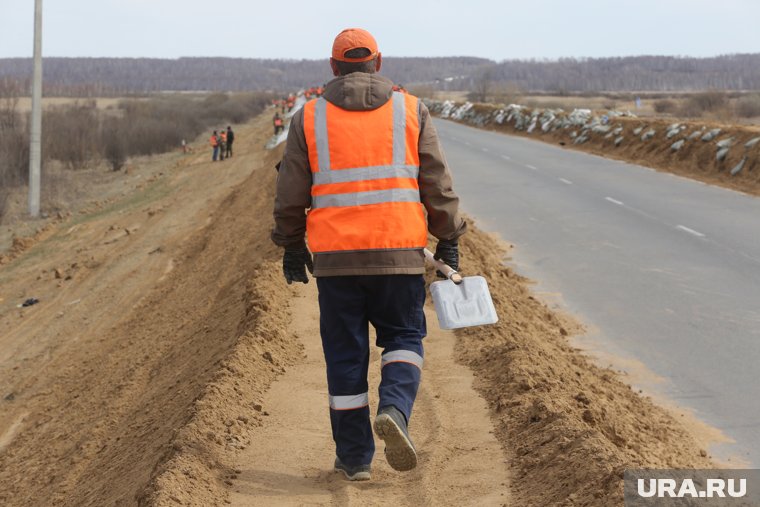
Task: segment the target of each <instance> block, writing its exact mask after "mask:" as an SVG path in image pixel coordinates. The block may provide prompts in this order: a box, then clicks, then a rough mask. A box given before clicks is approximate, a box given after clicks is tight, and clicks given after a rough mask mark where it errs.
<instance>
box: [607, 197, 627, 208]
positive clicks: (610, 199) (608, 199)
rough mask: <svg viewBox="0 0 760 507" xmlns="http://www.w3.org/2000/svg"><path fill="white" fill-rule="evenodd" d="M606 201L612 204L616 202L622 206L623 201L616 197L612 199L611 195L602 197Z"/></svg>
mask: <svg viewBox="0 0 760 507" xmlns="http://www.w3.org/2000/svg"><path fill="white" fill-rule="evenodd" d="M604 199H605V200H607V201H610V202H611V203H612V204H617V205H618V206H623V203H622V202H620V201H618V200H617V199H613V198H612V197H605V198H604Z"/></svg>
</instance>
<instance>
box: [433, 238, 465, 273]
mask: <svg viewBox="0 0 760 507" xmlns="http://www.w3.org/2000/svg"><path fill="white" fill-rule="evenodd" d="M433 258H434V259H435V260H437V261H443V262H444V263H445V264H446V265H447V266H449V267H450V268H451V269H453V270H454V271H459V241H458V240H456V239H450V240H443V239H442V240H440V241H439V242H438V246H436V247H435V254H434V255H433ZM436 274H437V275H438V278H446V277H445V276H443V273H441V272H440V271H438V270H436Z"/></svg>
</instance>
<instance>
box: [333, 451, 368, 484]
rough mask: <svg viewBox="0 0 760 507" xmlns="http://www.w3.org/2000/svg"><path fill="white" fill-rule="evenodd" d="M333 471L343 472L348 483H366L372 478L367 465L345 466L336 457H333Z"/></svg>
mask: <svg viewBox="0 0 760 507" xmlns="http://www.w3.org/2000/svg"><path fill="white" fill-rule="evenodd" d="M335 471H336V472H343V474H345V476H346V479H348V480H349V481H368V480H370V479H371V478H372V477H371V475H370V466H369V465H353V466H352V465H346V464H345V463H343V462H342V461H341V460H340V458H338V457H337V456H336V457H335Z"/></svg>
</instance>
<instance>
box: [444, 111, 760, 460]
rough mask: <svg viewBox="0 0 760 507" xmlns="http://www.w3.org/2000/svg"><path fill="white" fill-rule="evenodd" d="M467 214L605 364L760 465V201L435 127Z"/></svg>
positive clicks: (553, 149) (531, 144) (513, 140)
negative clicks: (595, 346) (616, 364)
mask: <svg viewBox="0 0 760 507" xmlns="http://www.w3.org/2000/svg"><path fill="white" fill-rule="evenodd" d="M435 125H436V127H437V128H438V131H439V134H440V138H441V143H442V145H443V147H444V150H445V153H446V156H447V159H448V161H449V164H450V166H451V168H452V172H453V174H454V184H455V189H456V191H457V192H458V193H459V195H460V196H461V198H462V207H463V209H464V211H465V212H467V213H468V214H470V215H472V216H474V217H475V218H476V219H477V220H478V223H479V224H480V225H481V226H482V227H483V228H485V229H486V230H490V231H494V232H497V233H499V234H500V235H501V236H502V237H503V238H504V239H505V240H507V241H509V242H511V243H512V244H514V245H515V247H516V248H515V251H514V255H513V260H514V262H515V264H516V265H517V268H518V270H519V271H520V272H521V273H522V274H525V275H526V276H529V277H530V278H533V279H535V280H539V281H540V289H541V290H545V291H548V292H558V293H560V294H561V295H562V301H563V304H564V305H565V306H566V308H567V309H568V310H569V311H570V312H572V313H574V314H576V315H579V316H580V317H581V319H582V320H583V321H584V322H585V323H587V325H588V326H589V328H590V329H592V330H594V331H593V332H594V335H595V337H596V339H598V341H599V342H600V343H601V344H602V347H603V348H604V349H606V351H607V352H609V353H612V354H614V355H617V356H622V357H623V358H624V359H625V360H630V359H633V360H638V361H641V362H642V363H643V364H644V365H646V367H648V369H649V370H651V371H652V372H654V373H655V374H657V375H659V376H662V377H664V379H665V381H664V383H662V384H659V385H658V386H656V387H655V389H656V390H658V391H659V394H664V395H665V396H667V397H668V398H670V399H672V400H674V401H675V402H676V403H678V404H679V405H682V406H685V407H689V408H692V409H693V410H694V411H695V413H696V415H697V416H698V417H699V418H701V419H702V420H704V421H706V422H707V423H708V424H710V425H712V426H715V427H717V428H719V429H721V430H722V431H723V432H724V433H725V434H726V435H727V436H729V437H731V438H732V439H734V440H735V441H736V443H735V444H730V445H720V446H716V447H714V448H712V449H711V451H712V452H714V453H716V455H717V456H719V457H723V458H724V459H725V458H726V457H728V456H731V455H738V456H740V457H742V458H744V459H745V460H748V461H749V462H750V463H751V464H752V465H754V466H758V465H760V389H759V387H760V385H759V384H760V382H759V380H760V371H759V370H758V363H759V362H760V198H756V197H751V196H747V195H744V194H741V193H738V192H733V191H730V190H726V189H723V188H719V187H714V186H709V185H705V184H702V183H700V182H697V181H692V180H689V179H685V178H680V177H677V176H673V175H670V174H666V173H658V172H656V171H653V170H652V169H648V168H644V167H640V166H635V165H631V164H626V163H622V162H617V161H613V160H608V159H604V158H601V157H596V156H593V155H587V154H584V153H580V152H576V151H572V150H569V149H564V148H561V147H559V146H555V145H551V144H547V143H543V142H540V141H533V140H530V139H525V138H521V137H513V136H507V135H503V134H498V133H493V132H487V131H483V130H478V129H474V128H472V127H467V126H464V125H460V124H457V123H453V122H448V121H443V120H436V121H435Z"/></svg>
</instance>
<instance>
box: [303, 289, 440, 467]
mask: <svg viewBox="0 0 760 507" xmlns="http://www.w3.org/2000/svg"><path fill="white" fill-rule="evenodd" d="M317 287H318V289H319V310H320V332H321V335H322V347H323V349H324V353H325V362H326V363H327V386H328V390H329V395H330V422H331V423H332V433H333V439H334V440H335V446H336V454H337V456H338V457H339V458H340V460H341V461H342V462H343V463H346V464H347V465H360V464H369V463H371V462H372V456H373V455H374V452H375V444H374V440H373V438H372V427H371V425H370V420H369V395H368V391H369V386H368V384H367V370H368V369H369V347H370V345H369V324H370V323H371V324H372V325H373V326H374V327H375V330H376V331H377V341H376V344H377V346H378V347H380V348H382V349H383V354H382V362H381V368H382V369H381V376H382V378H381V381H380V387H379V396H380V398H379V403H378V409H382V408H384V407H387V406H389V405H392V406H394V407H396V408H397V409H398V410H399V411H401V413H403V414H404V416H405V417H406V420H407V421H409V418H410V417H411V415H412V405H413V404H414V399H415V397H416V396H417V388H418V387H419V383H420V377H421V370H422V357H423V350H422V339H423V338H424V337H425V335H426V334H427V329H426V327H425V314H424V312H423V306H424V304H425V281H424V279H423V277H422V275H371V276H330V277H320V278H317Z"/></svg>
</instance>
